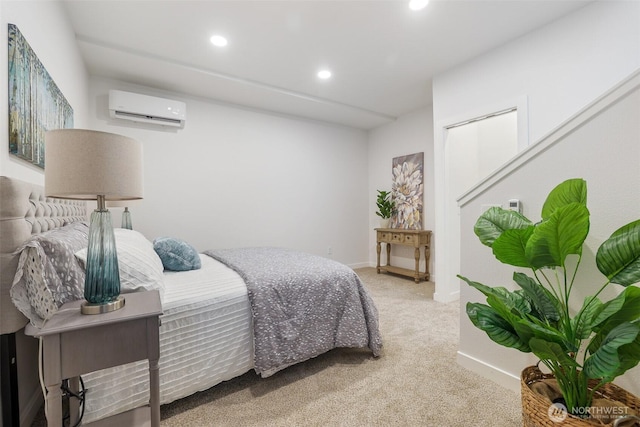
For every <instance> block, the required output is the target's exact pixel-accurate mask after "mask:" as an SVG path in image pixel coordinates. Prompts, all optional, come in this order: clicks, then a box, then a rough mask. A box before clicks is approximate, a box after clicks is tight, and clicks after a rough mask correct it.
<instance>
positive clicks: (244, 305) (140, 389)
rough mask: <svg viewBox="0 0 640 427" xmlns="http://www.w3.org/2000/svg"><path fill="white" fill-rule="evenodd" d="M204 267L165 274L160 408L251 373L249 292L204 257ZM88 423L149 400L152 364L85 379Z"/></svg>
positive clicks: (120, 368)
mask: <svg viewBox="0 0 640 427" xmlns="http://www.w3.org/2000/svg"><path fill="white" fill-rule="evenodd" d="M200 258H201V260H202V268H201V269H199V270H193V271H186V272H165V273H164V279H165V293H164V299H163V301H162V308H163V315H162V316H161V321H162V325H161V327H160V362H159V363H160V403H161V404H162V403H169V402H172V401H174V400H177V399H180V398H182V397H185V396H189V395H191V394H193V393H195V392H197V391H201V390H206V389H208V388H210V387H212V386H214V385H216V384H218V383H220V382H222V381H226V380H229V379H231V378H235V377H237V376H239V375H242V374H244V373H245V372H247V371H249V370H250V369H252V368H253V335H252V327H251V309H250V305H249V299H248V296H247V288H246V286H245V284H244V282H243V280H242V279H241V278H240V276H239V275H238V274H237V273H236V272H234V271H233V270H231V269H229V268H227V267H226V266H225V265H223V264H221V263H219V262H218V261H216V260H214V259H213V258H210V257H208V256H206V255H200ZM82 378H83V380H84V383H85V387H86V389H87V390H88V391H87V395H86V410H85V415H84V418H83V421H84V422H91V421H94V420H97V419H100V418H104V417H107V416H110V415H113V414H116V413H119V412H124V411H126V410H129V409H133V408H136V407H139V406H142V405H145V404H147V403H148V401H149V393H148V385H149V380H148V378H149V377H148V363H147V362H146V361H141V362H135V363H130V364H127V365H123V366H117V367H114V368H110V369H105V370H102V371H98V372H93V373H91V374H87V375H83V376H82Z"/></svg>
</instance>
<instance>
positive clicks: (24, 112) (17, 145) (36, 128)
mask: <svg viewBox="0 0 640 427" xmlns="http://www.w3.org/2000/svg"><path fill="white" fill-rule="evenodd" d="M72 127H73V108H71V106H70V105H69V103H68V102H67V100H66V98H65V97H64V95H63V94H62V92H60V89H58V86H57V85H56V84H55V82H54V81H53V80H52V79H51V76H50V75H49V73H48V72H47V70H46V69H45V68H44V66H43V65H42V63H41V62H40V60H39V59H38V57H37V56H36V54H35V53H34V51H33V50H32V49H31V46H29V43H27V41H26V40H25V38H24V37H23V36H22V33H20V30H18V27H16V26H15V25H13V24H9V153H11V154H13V155H15V156H18V157H20V158H21V159H24V160H27V161H29V162H31V163H33V164H35V165H36V166H39V167H41V168H43V169H44V133H45V132H46V131H48V130H52V129H62V128H72Z"/></svg>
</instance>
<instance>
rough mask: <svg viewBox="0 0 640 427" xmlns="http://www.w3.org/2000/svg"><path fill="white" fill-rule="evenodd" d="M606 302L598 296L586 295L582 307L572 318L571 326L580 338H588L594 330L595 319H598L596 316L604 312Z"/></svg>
mask: <svg viewBox="0 0 640 427" xmlns="http://www.w3.org/2000/svg"><path fill="white" fill-rule="evenodd" d="M603 307H604V304H602V301H600V300H599V299H598V298H596V297H586V298H585V299H584V303H583V304H582V308H581V309H580V311H579V312H578V314H576V316H575V317H574V318H573V319H571V327H572V329H573V330H574V331H575V336H576V338H577V339H579V340H584V339H587V338H589V337H590V336H591V333H592V332H593V327H594V326H595V325H596V323H595V322H594V320H597V318H596V316H597V315H598V314H599V313H602V310H603Z"/></svg>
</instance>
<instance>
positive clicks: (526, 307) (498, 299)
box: [457, 275, 531, 320]
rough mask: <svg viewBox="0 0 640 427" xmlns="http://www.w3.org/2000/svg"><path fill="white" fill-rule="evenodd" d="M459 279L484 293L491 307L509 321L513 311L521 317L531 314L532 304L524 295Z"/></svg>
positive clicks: (466, 279)
mask: <svg viewBox="0 0 640 427" xmlns="http://www.w3.org/2000/svg"><path fill="white" fill-rule="evenodd" d="M457 277H458V278H460V279H462V280H464V281H465V282H467V284H468V285H469V286H471V287H473V288H476V289H477V290H479V291H480V292H482V294H484V295H485V296H486V297H487V302H488V303H489V305H490V306H491V307H493V308H494V309H496V310H497V311H498V313H500V314H501V315H502V316H503V317H505V318H508V320H510V317H511V312H512V311H515V312H517V313H519V315H520V316H522V315H524V314H527V313H530V312H531V304H530V303H529V301H528V300H527V299H526V298H525V297H524V296H523V295H520V294H518V293H515V292H511V291H509V290H507V289H506V288H504V287H501V286H496V287H493V288H492V287H489V286H486V285H483V284H482V283H478V282H474V281H472V280H469V279H468V278H466V277H463V276H460V275H458V276H457Z"/></svg>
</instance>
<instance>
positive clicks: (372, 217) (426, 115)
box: [367, 106, 435, 274]
mask: <svg viewBox="0 0 640 427" xmlns="http://www.w3.org/2000/svg"><path fill="white" fill-rule="evenodd" d="M419 152H424V202H423V211H422V214H423V218H422V224H423V225H422V228H423V229H425V230H433V229H434V225H435V218H434V207H433V206H434V204H433V200H434V199H433V121H432V109H431V107H430V106H429V107H427V108H423V109H420V110H417V111H414V112H412V113H409V114H405V115H403V116H401V117H399V118H398V120H397V121H395V122H393V123H390V124H388V125H384V126H381V127H379V128H376V129H374V130H372V131H370V132H369V190H368V197H369V199H368V205H367V208H368V215H369V216H368V218H369V228H368V236H369V261H370V265H372V266H375V265H376V249H375V245H376V236H375V232H374V231H373V229H374V228H376V227H378V219H379V217H378V216H377V215H376V214H375V212H376V210H377V207H376V198H377V191H376V190H386V191H389V190H391V181H392V173H391V162H392V160H393V158H394V157H400V156H404V155H407V154H413V153H419ZM432 242H433V240H432ZM385 256H386V255H385V252H384V250H383V253H382V255H381V257H382V258H381V261H380V262H381V263H383V264H384V263H385ZM391 263H392V265H397V266H399V267H404V268H410V269H413V268H415V259H414V251H413V249H412V248H408V247H402V246H397V245H396V246H394V247H393V250H392V255H391ZM430 264H431V265H430V270H431V273H432V274H433V265H434V261H433V251H432V258H431V262H430ZM420 265H421V266H422V265H423V264H422V263H421V264H420Z"/></svg>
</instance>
